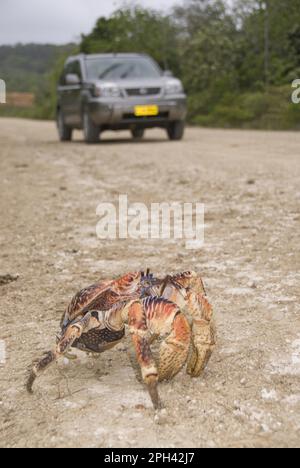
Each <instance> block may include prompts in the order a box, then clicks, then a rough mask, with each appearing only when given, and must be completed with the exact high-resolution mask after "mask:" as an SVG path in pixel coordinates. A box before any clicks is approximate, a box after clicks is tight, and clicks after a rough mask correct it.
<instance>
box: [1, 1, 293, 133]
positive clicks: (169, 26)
mask: <svg viewBox="0 0 300 468" xmlns="http://www.w3.org/2000/svg"><path fill="white" fill-rule="evenodd" d="M66 47H67V49H66V50H63V48H62V49H61V50H60V53H59V57H57V58H56V60H55V64H54V63H53V61H51V60H50V61H49V62H48V64H46V63H45V67H44V69H41V74H42V76H43V85H41V83H40V80H37V81H35V79H34V78H33V76H32V70H31V69H30V61H29V63H28V64H27V67H28V70H26V73H27V72H28V78H29V77H31V78H30V79H29V83H28V85H26V86H25V84H24V83H23V84H22V88H25V87H26V88H27V89H24V91H30V90H32V89H34V91H35V93H36V105H35V107H34V108H33V109H30V110H24V109H23V110H22V111H19V112H23V113H25V114H26V113H29V114H30V115H31V116H34V117H37V118H53V117H54V113H55V86H56V81H57V77H58V76H59V73H60V70H61V67H62V63H63V61H64V58H65V56H67V55H68V54H69V53H70V49H72V50H73V52H85V53H97V52H145V53H148V54H150V55H151V56H153V57H154V58H155V59H156V60H157V61H158V62H159V64H160V65H161V67H162V68H164V69H170V70H172V71H173V73H174V74H175V75H176V76H178V77H179V78H181V79H182V81H183V83H184V86H185V89H186V91H187V94H188V99H189V115H188V120H189V123H190V124H195V125H203V126H212V127H237V128H264V129H297V128H299V127H300V105H299V106H296V105H295V104H292V102H291V93H292V89H291V83H292V81H293V80H294V79H296V78H300V0H285V1H284V2H282V1H280V0H264V1H263V0H235V1H232V2H231V7H229V6H228V2H225V1H223V0H187V1H184V2H183V1H181V2H179V3H178V5H177V6H175V7H174V9H173V10H172V11H171V12H169V14H165V15H163V14H162V13H160V12H157V11H155V10H152V9H145V8H140V7H137V6H133V7H130V6H124V7H123V8H121V9H119V10H117V11H116V12H115V13H114V14H112V15H111V17H109V18H99V19H98V20H97V21H96V24H95V27H94V28H93V30H92V31H91V33H90V34H88V35H85V36H82V38H81V42H80V44H78V45H77V46H72V47H71V46H66ZM8 56H9V53H8ZM0 58H1V48H0ZM0 63H2V62H1V61H0ZM34 64H35V62H34ZM42 68H43V67H42ZM13 70H14V68H12V71H13ZM35 71H37V70H35ZM1 72H2V70H1V69H0V74H1ZM26 73H25V72H24V74H25V76H26ZM13 86H14V87H15V88H20V86H21V84H20V82H14V83H13ZM18 90H19V89H14V91H18ZM0 111H1V113H2V114H3V112H6V113H7V112H10V113H12V114H14V113H15V109H8V108H6V109H4V107H3V106H2V107H1V108H0Z"/></svg>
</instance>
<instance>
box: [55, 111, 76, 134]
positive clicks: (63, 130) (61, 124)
mask: <svg viewBox="0 0 300 468" xmlns="http://www.w3.org/2000/svg"><path fill="white" fill-rule="evenodd" d="M56 119H57V130H58V136H59V139H60V141H71V140H72V133H73V129H72V127H67V125H66V124H65V121H64V115H63V113H62V111H61V109H59V110H58V111H57V117H56Z"/></svg>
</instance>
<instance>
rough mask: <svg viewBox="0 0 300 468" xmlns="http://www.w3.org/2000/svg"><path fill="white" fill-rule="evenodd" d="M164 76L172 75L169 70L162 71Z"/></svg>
mask: <svg viewBox="0 0 300 468" xmlns="http://www.w3.org/2000/svg"><path fill="white" fill-rule="evenodd" d="M164 76H168V77H171V76H174V75H173V73H172V72H171V70H165V71H164Z"/></svg>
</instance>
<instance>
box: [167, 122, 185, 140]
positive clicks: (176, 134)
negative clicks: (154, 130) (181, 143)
mask: <svg viewBox="0 0 300 468" xmlns="http://www.w3.org/2000/svg"><path fill="white" fill-rule="evenodd" d="M184 127H185V123H184V121H183V120H177V121H175V122H171V123H170V124H169V126H168V128H167V133H168V137H169V139H170V140H182V138H183V135H184Z"/></svg>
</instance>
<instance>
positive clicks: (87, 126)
mask: <svg viewBox="0 0 300 468" xmlns="http://www.w3.org/2000/svg"><path fill="white" fill-rule="evenodd" d="M99 134H100V127H99V126H98V125H95V124H94V122H93V121H92V119H91V117H90V115H89V113H88V112H84V114H83V135H84V141H85V142H86V143H97V142H98V141H99Z"/></svg>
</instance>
